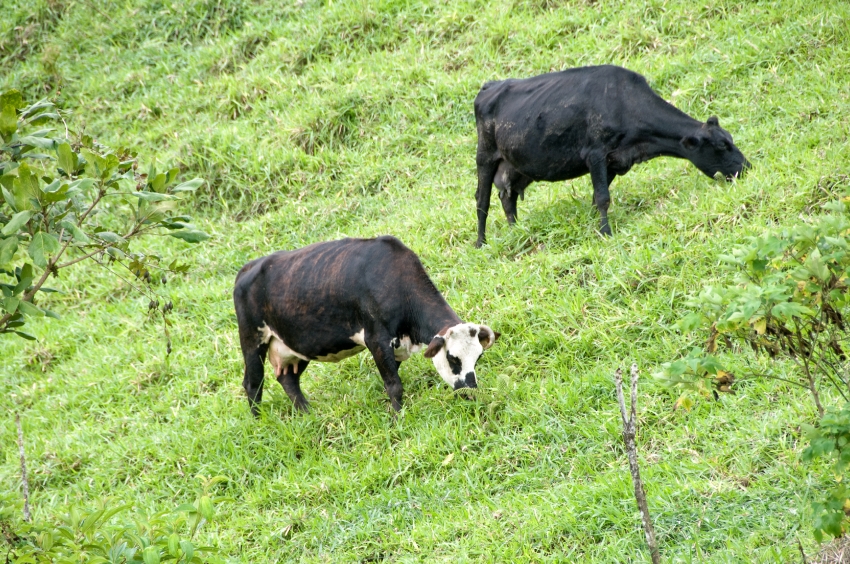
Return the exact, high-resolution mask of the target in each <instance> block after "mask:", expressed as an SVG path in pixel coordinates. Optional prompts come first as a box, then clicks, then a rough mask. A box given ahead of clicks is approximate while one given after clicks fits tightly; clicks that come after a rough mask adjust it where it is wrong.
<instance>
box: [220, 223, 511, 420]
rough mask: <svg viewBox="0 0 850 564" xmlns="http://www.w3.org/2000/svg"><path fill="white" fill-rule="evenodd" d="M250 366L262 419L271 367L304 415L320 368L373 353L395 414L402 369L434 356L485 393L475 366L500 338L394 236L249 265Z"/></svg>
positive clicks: (440, 368) (242, 331) (242, 328)
mask: <svg viewBox="0 0 850 564" xmlns="http://www.w3.org/2000/svg"><path fill="white" fill-rule="evenodd" d="M233 301H234V303H235V306H236V318H237V321H238V323H239V341H240V344H241V345H242V354H243V356H244V360H245V379H244V381H243V386H244V387H245V391H246V392H247V394H248V403H249V405H250V406H251V411H252V413H254V415H256V414H257V406H258V404H259V403H260V401H261V400H262V396H263V363H264V361H265V359H266V356H268V359H269V363H270V364H271V365H272V369H273V371H274V374H275V377H276V378H277V380H278V382H280V383H281V385H282V386H283V389H284V390H285V391H286V393H287V395H288V396H289V397H290V398H291V399H292V401H293V403H294V404H295V406H296V407H297V408H299V409H302V410H306V409H307V400H306V399H305V398H304V394H303V393H302V392H301V387H300V384H299V381H300V378H301V375H302V374H303V373H304V370H306V368H307V365H308V364H309V363H310V362H312V361H317V362H339V361H340V360H342V359H344V358H348V357H350V356H353V355H355V354H357V353H359V352H361V351H362V350H364V349H369V351H370V352H371V353H372V356H373V358H374V359H375V363H376V364H377V365H378V371H379V372H380V373H381V377H382V378H383V380H384V387H385V389H386V391H387V394H389V396H390V400H391V401H392V406H393V408H395V409H396V410H400V409H401V402H402V384H401V379H400V378H399V375H398V367H399V365H400V364H401V362H402V361H404V360H407V359H408V358H410V355H411V354H413V353H415V352H418V351H419V350H421V349H425V353H424V354H425V356H426V357H427V358H430V359H432V360H433V362H434V366H436V368H437V372H438V373H439V374H440V376H441V377H442V378H443V380H445V381H446V383H447V384H448V385H449V386H451V387H452V388H454V389H460V388H475V387H477V381H476V377H475V363H476V362H477V361H478V359H479V358H480V356H481V354H482V353H483V351H484V349H487V348H490V347H491V346H492V345H493V343H495V342H496V339H497V338H498V336H499V334H498V333H496V332H495V331H493V330H492V329H490V328H489V327H487V326H486V325H479V324H474V323H464V322H463V321H461V319H460V318H459V317H458V316H457V314H456V313H455V312H454V311H453V310H452V308H451V307H449V305H448V304H447V303H446V300H445V299H443V296H442V295H441V294H440V292H439V291H438V290H437V288H436V287H435V286H434V283H433V282H431V279H430V278H428V274H427V273H426V272H425V268H424V267H423V266H422V263H421V262H420V261H419V258H418V257H417V256H416V254H414V253H413V251H411V250H410V249H408V248H407V247H405V246H404V245H403V244H402V242H401V241H399V240H398V239H396V238H395V237H391V236H383V237H377V238H375V239H342V240H339V241H328V242H324V243H316V244H314V245H310V246H308V247H304V248H302V249H297V250H294V251H279V252H276V253H273V254H271V255H268V256H266V257H263V258H259V259H256V260H253V261H251V262H249V263H248V264H246V265H245V266H244V267H242V269H241V270H240V271H239V274H238V275H237V276H236V287H235V289H234V291H233Z"/></svg>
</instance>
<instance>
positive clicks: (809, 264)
mask: <svg viewBox="0 0 850 564" xmlns="http://www.w3.org/2000/svg"><path fill="white" fill-rule="evenodd" d="M806 269H808V271H809V272H810V273H811V275H812V276H814V277H815V278H817V279H818V280H820V281H821V282H825V281H826V280H827V279H828V278H829V269H828V268H827V267H826V265H825V264H824V263H823V260H821V256H820V253H819V252H818V250H817V249H815V251H814V252H813V253H812V254H810V255H809V257H808V258H807V259H806Z"/></svg>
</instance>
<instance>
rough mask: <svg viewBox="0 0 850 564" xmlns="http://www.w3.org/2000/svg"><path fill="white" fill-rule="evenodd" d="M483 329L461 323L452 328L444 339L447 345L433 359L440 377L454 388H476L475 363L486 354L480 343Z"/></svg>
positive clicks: (471, 324) (472, 324)
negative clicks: (480, 333) (480, 332)
mask: <svg viewBox="0 0 850 564" xmlns="http://www.w3.org/2000/svg"><path fill="white" fill-rule="evenodd" d="M480 330H481V327H480V326H479V325H476V324H474V323H460V324H458V325H455V326H454V327H450V328H449V329H448V331H446V334H445V335H443V336H442V337H443V338H444V339H445V341H446V343H445V345H444V346H443V347H441V348H440V350H439V351H438V352H437V354H435V355H434V357H433V358H432V359H431V360H433V361H434V366H435V367H436V368H437V372H438V373H439V374H440V377H442V379H443V380H444V381H445V382H446V384H448V385H449V386H451V387H452V389H455V390H457V389H460V388H476V387H478V381H477V380H476V377H475V363H476V362H478V359H479V358H480V357H481V353H483V352H484V347H483V346H481V341H479V338H478V337H479V335H478V333H479V331H480Z"/></svg>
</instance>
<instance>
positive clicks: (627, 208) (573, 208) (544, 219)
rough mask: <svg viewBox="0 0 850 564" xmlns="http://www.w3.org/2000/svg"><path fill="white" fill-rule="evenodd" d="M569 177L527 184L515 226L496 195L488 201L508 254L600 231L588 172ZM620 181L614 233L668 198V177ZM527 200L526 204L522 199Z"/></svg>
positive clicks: (566, 243) (496, 237)
mask: <svg viewBox="0 0 850 564" xmlns="http://www.w3.org/2000/svg"><path fill="white" fill-rule="evenodd" d="M582 180H584V179H577V180H576V181H573V182H575V183H572V182H565V183H551V184H550V183H545V182H541V183H535V184H532V185H531V186H530V187H529V190H528V192H527V193H526V200H525V202H522V201H521V202H519V205H518V206H517V207H518V213H517V215H518V219H517V223H516V225H514V226H513V228H511V227H510V226H509V225H508V223H507V220H506V219H505V214H504V212H503V210H502V209H501V205H500V204H499V202H498V200H497V199H496V198H494V202H493V205H491V207H490V219H489V222H491V224H492V228H493V229H492V230H493V233H492V235H491V242H496V241H499V242H500V244H501V245H502V246H504V250H505V252H506V253H507V254H509V255H511V256H519V255H522V254H526V253H533V252H537V251H540V250H543V249H544V248H546V247H550V248H558V247H570V246H574V245H576V244H581V243H583V242H586V241H588V240H592V239H595V238H597V237H600V234H599V212H598V211H597V209H596V207H595V206H594V205H593V203H592V201H591V200H592V194H593V188H592V186H591V185H590V182H589V178H588V179H587V181H586V183H585V182H582ZM618 180H619V181H620V186H622V188H623V189H621V190H612V194H611V208H610V210H609V218H610V220H611V224H612V227H613V231H614V233H613V236H614V237H616V236H617V233H618V231H620V232H622V231H627V230H630V229H631V228H633V227H634V226H635V225H639V224H640V223H642V222H643V220H644V219H645V217H646V216H647V215H653V214H656V213H657V212H658V211H659V206H660V205H661V203H662V202H665V201H666V199H668V198H669V195H668V192H669V190H670V186H671V183H670V180H669V179H665V180H662V179H659V178H657V177H653V178H651V179H646V180H644V181H640V182H633V183H629V182H627V181H623V180H622V179H618ZM523 204H524V205H523Z"/></svg>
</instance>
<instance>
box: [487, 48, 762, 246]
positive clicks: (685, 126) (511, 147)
mask: <svg viewBox="0 0 850 564" xmlns="http://www.w3.org/2000/svg"><path fill="white" fill-rule="evenodd" d="M475 123H476V126H477V128H478V152H477V155H476V163H477V165H478V190H477V191H476V193H475V198H476V201H477V203H478V241H477V242H476V244H475V246H476V247H480V246H481V245H482V244H483V243H484V230H485V229H486V226H487V211H488V210H489V208H490V191H491V189H492V184H493V183H494V182H495V184H496V187H497V188H498V189H499V198H500V199H501V200H502V207H503V208H504V210H505V215H506V216H507V218H508V222H509V223H511V224H513V223H515V222H516V202H517V196H521V195H523V192H524V190H525V188H526V187H527V186H528V185H529V184H531V183H532V182H534V181H537V180H547V181H550V182H552V181H557V180H568V179H570V178H576V177H578V176H582V175H584V174H587V173H588V172H589V173H590V179H591V181H592V182H593V203H594V204H595V205H596V207H597V208H598V209H599V213H600V215H601V219H600V226H599V230H600V231H601V232H602V234H603V235H610V234H611V228H610V227H609V226H608V205H609V203H610V201H611V198H610V196H609V194H608V187H609V186H610V185H611V181H612V180H614V177H615V176H617V175H623V174H625V173H626V172H628V171H629V169H630V168H631V167H632V165H634V164H637V163H640V162H643V161H647V160H649V159H652V158H655V157H659V156H669V157H679V158H683V159H688V160H689V161H691V162H692V163H694V165H696V167H697V168H698V169H700V170H701V171H702V172H704V173H705V174H707V175H708V176H712V177H713V176H714V175H715V174H716V173H717V172H721V173H722V174H723V175H724V176H725V177H726V179H727V180H731V179H732V178H734V177H736V176H738V175H739V174H741V173H742V171H743V169H744V168H746V167H749V166H750V163H749V162H748V161H747V159H746V158H744V155H742V154H741V151H739V150H738V148H737V147H735V145H734V143H732V136H731V135H729V133H728V132H727V131H726V130H724V129H723V128H721V127H720V125H719V123H718V121H717V118H716V117H710V118H708V121H707V122H705V123H700V122H699V121H697V120H695V119H693V118H691V117H690V116H688V115H687V114H685V113H684V112H682V111H679V110H678V109H676V108H675V107H673V106H672V105H670V104H668V103H667V102H665V101H664V99H662V98H661V97H660V96H658V95H657V94H656V93H655V92H653V91H652V89H651V88H650V87H649V85H648V84H647V83H646V79H644V78H643V77H642V76H641V75H639V74H637V73H635V72H632V71H630V70H626V69H624V68H620V67H615V66H610V65H606V66H598V67H583V68H576V69H569V70H565V71H561V72H553V73H549V74H542V75H540V76H535V77H532V78H526V79H522V80H519V79H508V80H502V81H497V82H488V83H486V84H485V85H484V86H482V87H481V91H480V92H479V93H478V96H476V98H475Z"/></svg>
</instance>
